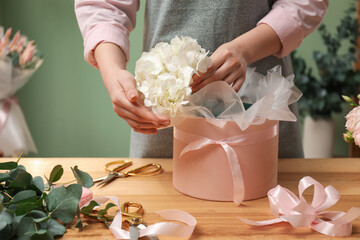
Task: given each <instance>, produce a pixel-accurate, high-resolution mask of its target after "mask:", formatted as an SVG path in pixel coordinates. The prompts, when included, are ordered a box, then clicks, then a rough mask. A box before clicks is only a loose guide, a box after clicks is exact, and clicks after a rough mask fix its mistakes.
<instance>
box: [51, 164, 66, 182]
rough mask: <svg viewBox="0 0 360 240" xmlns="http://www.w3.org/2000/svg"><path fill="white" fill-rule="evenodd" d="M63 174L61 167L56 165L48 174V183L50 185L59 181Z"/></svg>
mask: <svg viewBox="0 0 360 240" xmlns="http://www.w3.org/2000/svg"><path fill="white" fill-rule="evenodd" d="M63 173H64V169H63V167H62V166H61V165H56V166H55V167H54V168H53V169H52V171H51V173H50V177H49V181H50V182H51V183H54V182H57V181H59V179H60V178H61V176H62V175H63Z"/></svg>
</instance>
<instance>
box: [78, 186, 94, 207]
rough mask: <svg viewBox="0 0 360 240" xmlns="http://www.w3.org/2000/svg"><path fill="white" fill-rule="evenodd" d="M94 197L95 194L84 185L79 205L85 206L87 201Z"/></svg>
mask: <svg viewBox="0 0 360 240" xmlns="http://www.w3.org/2000/svg"><path fill="white" fill-rule="evenodd" d="M92 198H93V194H92V192H91V191H90V189H88V188H86V187H83V188H82V194H81V199H80V202H79V207H80V208H81V207H82V206H84V204H85V203H87V202H88V201H90V200H91V199H92Z"/></svg>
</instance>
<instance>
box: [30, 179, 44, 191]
mask: <svg viewBox="0 0 360 240" xmlns="http://www.w3.org/2000/svg"><path fill="white" fill-rule="evenodd" d="M32 184H33V185H34V186H35V187H36V188H37V189H39V191H40V192H43V191H44V188H45V186H44V180H43V179H42V178H41V177H39V176H37V177H34V179H33V181H32Z"/></svg>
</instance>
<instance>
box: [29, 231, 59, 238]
mask: <svg viewBox="0 0 360 240" xmlns="http://www.w3.org/2000/svg"><path fill="white" fill-rule="evenodd" d="M53 239H54V237H53V236H52V235H51V234H50V233H49V232H48V231H46V230H45V229H41V230H39V231H37V232H36V233H34V234H33V235H32V236H31V240H53Z"/></svg>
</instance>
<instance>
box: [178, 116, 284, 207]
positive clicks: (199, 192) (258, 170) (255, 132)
mask: <svg viewBox="0 0 360 240" xmlns="http://www.w3.org/2000/svg"><path fill="white" fill-rule="evenodd" d="M219 121H221V120H219ZM278 132H279V121H273V120H266V121H265V122H264V123H263V124H261V125H251V126H250V127H249V128H247V129H246V130H244V131H243V130H241V129H240V128H239V127H238V125H237V124H236V123H235V122H233V121H228V122H226V124H225V125H224V127H222V128H221V127H218V126H215V125H214V124H211V123H209V122H207V121H206V119H204V118H196V119H186V120H184V121H183V122H182V123H181V124H180V125H178V126H176V127H174V152H173V156H174V163H173V164H174V167H173V185H174V187H175V188H176V189H177V190H178V191H179V192H181V193H184V194H186V195H189V196H192V197H196V198H201V199H207V200H215V201H234V202H235V203H237V204H240V203H241V202H242V201H243V200H251V199H256V198H261V197H264V196H266V194H267V192H268V191H269V190H270V189H271V188H273V187H275V186H276V185H277V164H278Z"/></svg>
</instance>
